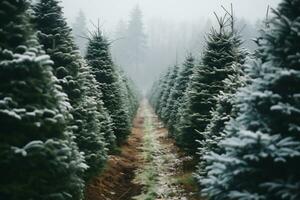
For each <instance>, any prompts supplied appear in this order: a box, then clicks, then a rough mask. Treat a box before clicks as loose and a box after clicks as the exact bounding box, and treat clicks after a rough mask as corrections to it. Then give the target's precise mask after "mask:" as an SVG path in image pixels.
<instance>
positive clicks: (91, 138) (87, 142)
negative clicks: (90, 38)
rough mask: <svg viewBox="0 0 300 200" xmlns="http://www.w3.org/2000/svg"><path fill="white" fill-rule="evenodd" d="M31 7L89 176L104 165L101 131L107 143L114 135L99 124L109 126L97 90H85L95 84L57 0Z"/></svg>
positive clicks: (42, 2) (49, 0)
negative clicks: (67, 103) (66, 99)
mask: <svg viewBox="0 0 300 200" xmlns="http://www.w3.org/2000/svg"><path fill="white" fill-rule="evenodd" d="M34 11H35V15H36V17H35V23H36V27H37V29H38V30H39V31H40V32H39V40H40V41H41V43H42V44H43V45H44V47H45V49H46V52H47V53H48V54H49V55H50V56H51V59H53V61H54V63H55V75H56V76H57V78H58V79H59V80H60V84H61V85H62V86H63V89H64V91H65V92H66V93H67V94H68V96H69V99H70V102H71V105H72V107H73V109H72V110H71V113H72V114H73V116H74V119H73V120H70V122H69V126H70V127H72V128H73V131H74V134H75V135H76V139H75V140H76V142H77V144H78V146H79V149H80V151H82V152H84V153H85V158H86V160H87V164H88V165H89V166H90V168H89V170H88V171H87V172H86V174H85V177H86V178H90V176H92V175H93V174H95V173H97V172H98V171H99V170H100V169H101V168H102V167H103V165H104V160H105V158H106V150H105V145H106V144H105V141H104V138H103V134H104V133H107V134H108V135H107V137H105V139H108V141H107V142H108V143H109V144H110V145H113V143H114V142H112V141H111V140H112V138H113V137H114V136H113V134H112V133H111V132H110V130H111V129H109V128H108V129H104V128H105V127H101V125H103V124H105V125H106V126H108V127H109V126H110V125H109V124H110V122H109V118H108V116H107V113H105V112H106V111H105V110H104V108H102V107H101V99H100V98H99V97H97V95H100V96H101V92H94V93H93V94H90V93H89V91H87V90H92V88H93V87H97V85H93V84H94V83H95V82H93V77H92V76H91V75H89V74H90V73H91V72H90V70H89V68H88V67H86V66H85V64H84V61H83V58H82V57H81V56H80V55H79V53H78V51H77V47H76V45H75V44H74V41H73V37H72V34H71V29H70V28H69V26H68V25H67V22H66V20H65V18H64V17H63V12H62V8H61V7H60V5H59V1H57V0H40V2H38V3H37V4H36V5H35V6H34ZM86 85H88V86H86ZM94 91H95V90H94ZM98 93H100V94H98ZM98 104H99V105H98ZM99 106H100V107H99ZM105 116H106V117H105ZM102 120H104V121H102ZM103 129H104V130H103ZM107 131H108V132H107ZM108 137H109V138H108Z"/></svg>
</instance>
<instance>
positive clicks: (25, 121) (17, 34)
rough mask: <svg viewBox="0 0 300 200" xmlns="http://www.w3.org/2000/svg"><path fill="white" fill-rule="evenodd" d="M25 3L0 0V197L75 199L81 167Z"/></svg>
mask: <svg viewBox="0 0 300 200" xmlns="http://www.w3.org/2000/svg"><path fill="white" fill-rule="evenodd" d="M28 7H29V5H28V2H27V1H25V0H18V1H8V0H4V1H1V2H0V19H1V20H0V35H1V37H0V38H1V39H0V77H1V84H0V121H1V124H2V125H1V128H0V132H1V134H0V152H1V153H0V173H1V174H0V176H1V179H0V185H1V187H0V199H10V200H18V199H33V200H38V199H42V200H43V199H66V200H67V199H77V200H79V199H82V191H83V187H84V184H83V181H82V179H81V175H82V174H83V172H84V170H85V169H86V168H87V166H86V164H85V163H84V162H83V156H82V155H81V154H80V153H79V152H78V150H77V146H76V144H75V143H74V142H73V137H74V136H73V133H72V131H71V130H70V129H69V127H68V123H67V122H68V121H69V119H70V118H71V117H72V116H71V115H70V114H69V112H70V109H71V106H70V104H69V102H68V98H67V96H66V94H65V93H63V92H62V88H61V87H60V86H59V85H58V81H57V79H56V77H55V76H54V75H53V73H52V66H53V62H52V61H51V60H50V59H49V56H48V55H46V54H45V53H44V51H43V50H42V48H41V46H40V45H39V43H38V42H37V39H36V38H35V36H34V35H35V33H34V31H33V30H32V27H31V25H30V24H29V19H30V18H31V17H30V15H29V14H28V13H29V12H28Z"/></svg>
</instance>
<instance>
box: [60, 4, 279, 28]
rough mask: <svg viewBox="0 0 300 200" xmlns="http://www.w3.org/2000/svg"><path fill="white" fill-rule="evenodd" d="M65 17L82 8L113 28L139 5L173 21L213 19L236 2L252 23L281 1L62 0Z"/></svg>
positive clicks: (147, 12)
mask: <svg viewBox="0 0 300 200" xmlns="http://www.w3.org/2000/svg"><path fill="white" fill-rule="evenodd" d="M62 1H63V4H62V5H63V6H64V11H65V16H66V17H67V18H68V19H69V21H70V22H71V21H73V19H74V15H76V13H77V12H78V11H79V10H80V9H82V10H83V11H84V12H85V13H86V15H87V17H88V19H91V20H93V21H97V19H100V20H101V21H102V22H103V23H104V26H105V27H106V28H109V29H110V28H111V27H113V26H114V25H115V24H116V23H117V22H118V21H119V20H120V19H127V18H128V15H129V13H130V11H131V10H132V8H133V7H134V6H135V5H136V4H139V6H140V7H141V8H142V10H143V13H144V16H145V20H149V19H153V18H156V19H157V18H160V19H164V20H173V21H175V22H176V21H181V22H182V21H193V20H194V21H195V20H199V19H203V18H213V17H214V16H213V12H214V11H216V12H217V13H222V10H221V5H224V6H225V7H230V3H233V6H234V10H235V13H236V16H237V17H244V18H246V19H249V20H250V21H252V22H255V21H256V20H257V19H259V18H260V19H263V18H264V17H265V15H266V9H267V6H268V5H270V6H272V7H275V8H276V6H277V4H278V2H279V0H62Z"/></svg>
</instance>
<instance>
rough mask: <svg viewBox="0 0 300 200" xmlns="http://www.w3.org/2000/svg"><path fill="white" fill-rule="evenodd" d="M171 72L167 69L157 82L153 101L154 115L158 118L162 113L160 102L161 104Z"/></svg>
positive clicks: (170, 68) (170, 69)
mask: <svg viewBox="0 0 300 200" xmlns="http://www.w3.org/2000/svg"><path fill="white" fill-rule="evenodd" d="M171 72H172V67H169V68H168V69H167V71H166V72H165V73H164V74H163V75H162V76H161V79H160V81H159V85H158V91H157V97H156V100H155V113H157V114H158V116H159V117H161V111H162V102H163V100H162V98H163V95H164V93H165V92H166V89H167V84H168V80H169V76H170V74H171Z"/></svg>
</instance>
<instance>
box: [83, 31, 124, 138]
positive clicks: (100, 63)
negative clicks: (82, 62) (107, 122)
mask: <svg viewBox="0 0 300 200" xmlns="http://www.w3.org/2000/svg"><path fill="white" fill-rule="evenodd" d="M90 37H91V38H90V40H89V44H88V50H87V55H86V59H87V62H88V64H89V65H90V66H91V67H92V72H93V74H94V76H95V78H96V80H97V82H98V83H99V85H100V91H101V92H102V94H103V102H104V106H105V107H106V108H107V110H108V112H109V114H110V115H111V118H112V121H113V123H114V125H113V130H114V133H115V136H116V138H117V142H118V144H120V143H122V142H123V141H124V139H125V138H126V137H127V136H128V134H129V133H130V119H129V114H128V111H127V108H126V104H125V101H124V99H123V98H122V97H123V94H122V89H121V88H122V87H121V86H120V83H121V81H120V79H119V74H118V70H117V69H116V66H115V65H114V63H113V62H112V59H111V55H110V50H109V43H108V41H107V39H106V38H105V37H104V36H103V35H102V32H101V31H100V30H99V29H98V30H97V31H95V32H94V33H93V34H92V35H91V36H90Z"/></svg>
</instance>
